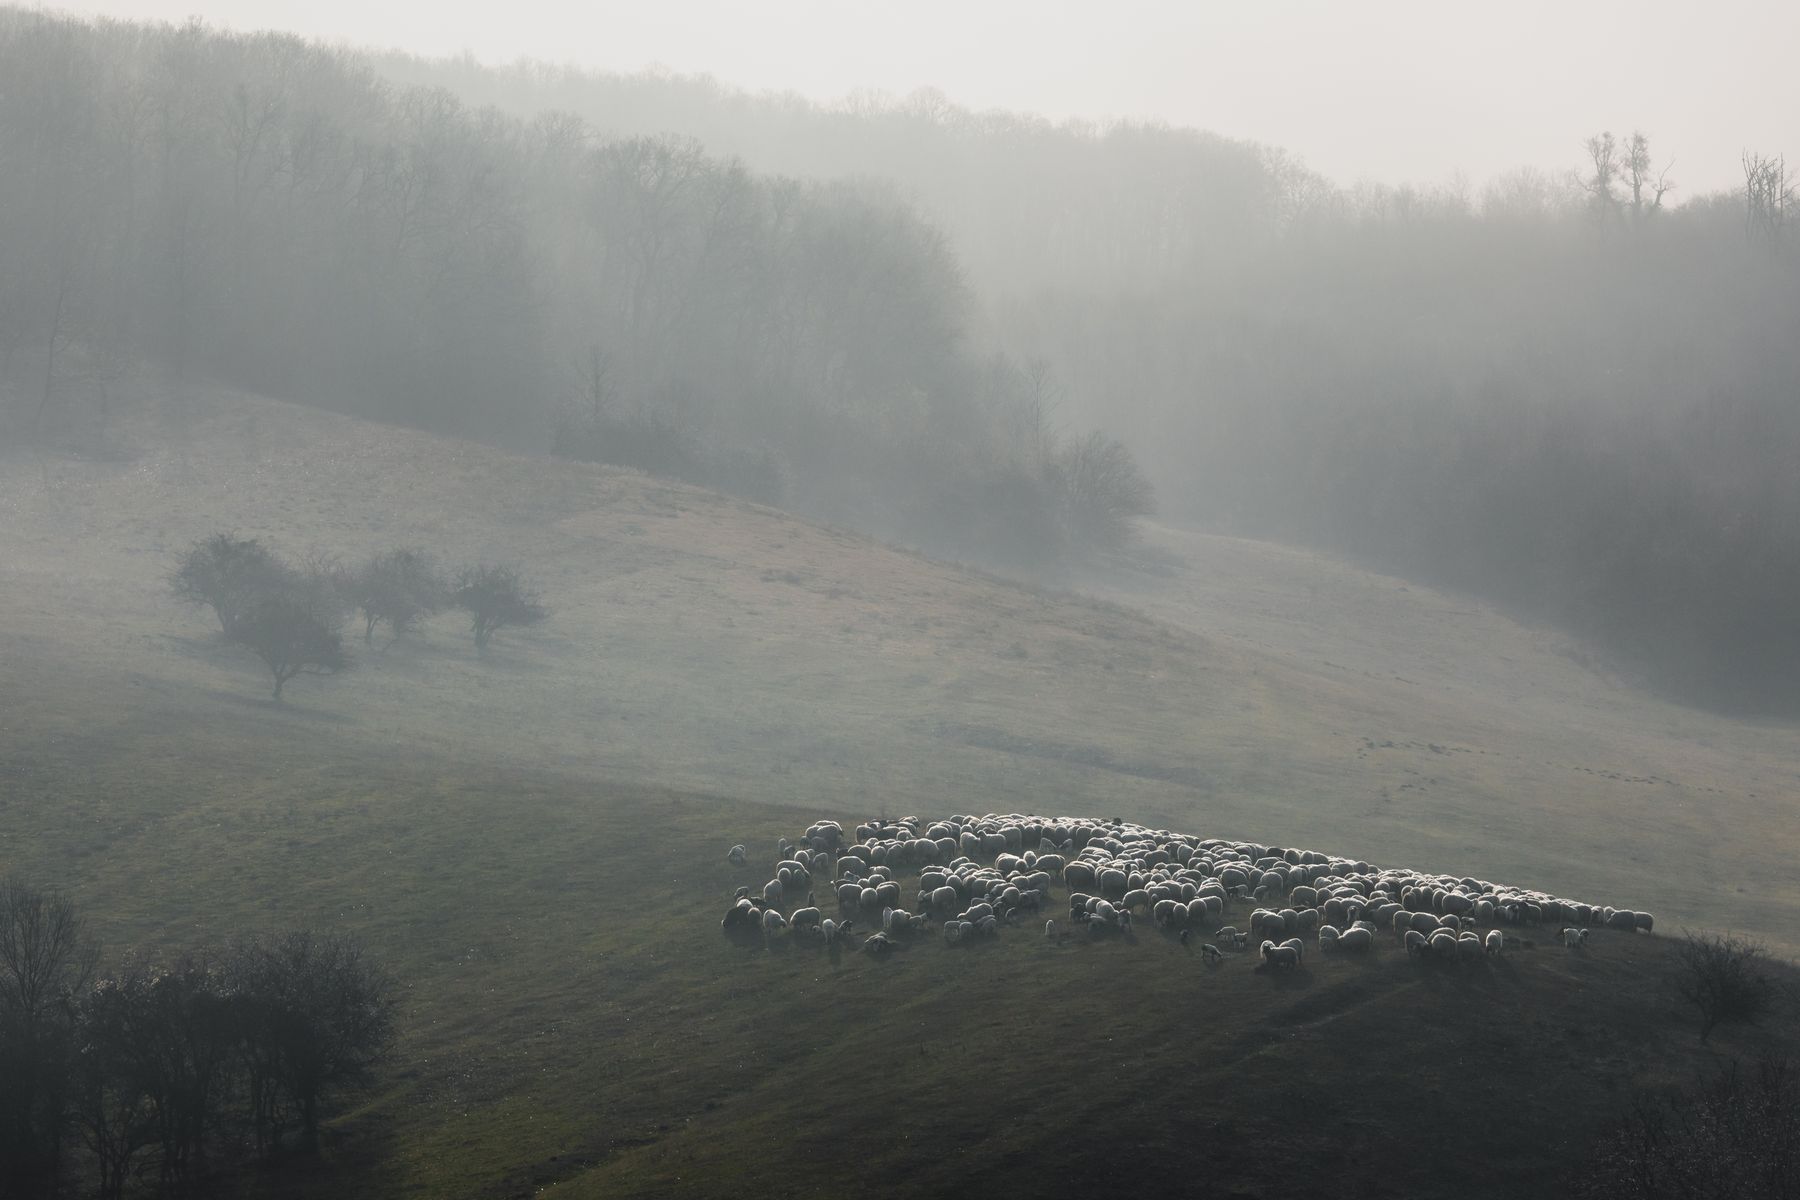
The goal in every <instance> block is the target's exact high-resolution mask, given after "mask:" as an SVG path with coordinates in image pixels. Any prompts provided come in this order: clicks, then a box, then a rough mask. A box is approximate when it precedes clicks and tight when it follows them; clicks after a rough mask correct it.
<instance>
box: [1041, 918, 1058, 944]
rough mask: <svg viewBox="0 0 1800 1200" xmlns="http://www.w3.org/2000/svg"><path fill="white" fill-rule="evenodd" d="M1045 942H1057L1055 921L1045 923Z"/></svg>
mask: <svg viewBox="0 0 1800 1200" xmlns="http://www.w3.org/2000/svg"><path fill="white" fill-rule="evenodd" d="M1044 940H1045V941H1050V942H1054V941H1055V940H1056V922H1055V921H1045V922H1044Z"/></svg>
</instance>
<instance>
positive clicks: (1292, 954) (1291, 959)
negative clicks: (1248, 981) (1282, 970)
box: [1262, 938, 1300, 967]
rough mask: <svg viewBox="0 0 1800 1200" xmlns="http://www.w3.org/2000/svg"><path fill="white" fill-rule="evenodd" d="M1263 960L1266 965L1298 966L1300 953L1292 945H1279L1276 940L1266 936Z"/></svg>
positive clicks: (1263, 945)
mask: <svg viewBox="0 0 1800 1200" xmlns="http://www.w3.org/2000/svg"><path fill="white" fill-rule="evenodd" d="M1262 960H1263V965H1264V966H1266V967H1298V966H1299V965H1300V953H1299V951H1297V950H1295V949H1294V948H1293V947H1292V946H1277V945H1276V944H1275V943H1274V942H1272V941H1270V940H1269V939H1267V938H1264V939H1263V944H1262Z"/></svg>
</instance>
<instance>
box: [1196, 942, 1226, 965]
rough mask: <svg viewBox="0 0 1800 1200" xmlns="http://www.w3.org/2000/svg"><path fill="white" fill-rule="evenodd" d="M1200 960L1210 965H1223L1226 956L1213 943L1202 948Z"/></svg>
mask: <svg viewBox="0 0 1800 1200" xmlns="http://www.w3.org/2000/svg"><path fill="white" fill-rule="evenodd" d="M1200 958H1201V959H1202V960H1203V961H1205V962H1209V963H1222V962H1224V961H1225V955H1224V954H1223V953H1222V952H1221V951H1220V950H1219V948H1218V947H1217V946H1215V945H1213V944H1212V943H1211V942H1208V943H1206V944H1205V945H1204V946H1202V947H1200Z"/></svg>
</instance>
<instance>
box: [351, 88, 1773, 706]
mask: <svg viewBox="0 0 1800 1200" xmlns="http://www.w3.org/2000/svg"><path fill="white" fill-rule="evenodd" d="M376 65H377V67H378V68H379V69H380V70H381V71H382V72H383V73H384V74H386V75H387V76H388V77H390V78H393V79H397V80H404V81H407V82H409V83H412V84H429V85H437V86H444V87H447V88H449V89H451V90H453V91H455V92H456V93H457V94H458V95H462V96H465V97H469V98H472V99H476V100H479V101H480V102H481V103H486V104H493V105H496V106H498V107H501V108H503V109H505V110H506V111H509V112H512V113H516V114H530V113H536V112H541V111H545V110H547V109H550V108H556V109H562V110H568V111H574V112H578V113H581V114H583V115H584V116H586V117H587V118H588V119H590V120H592V121H594V122H595V123H596V124H597V125H600V126H602V127H605V128H607V129H609V130H612V131H615V132H616V133H617V134H619V135H621V136H632V135H637V134H641V133H643V132H645V131H648V130H653V129H654V130H671V129H672V130H678V131H681V132H683V133H687V134H691V135H692V136H695V137H697V138H699V139H701V140H702V141H703V142H704V143H705V144H706V145H707V146H708V147H709V148H712V149H713V150H715V151H717V152H720V153H731V154H737V155H741V156H743V157H744V159H745V160H746V161H747V162H748V163H749V164H750V165H751V166H752V167H754V168H759V169H769V170H780V171H784V172H788V173H791V174H793V175H796V176H799V177H801V178H809V179H828V178H837V177H840V176H841V175H843V174H846V173H851V174H858V175H880V176H885V177H889V178H892V179H893V180H894V181H895V183H896V185H897V186H898V187H899V188H900V189H901V190H903V191H905V192H906V193H908V194H910V195H913V196H916V197H918V199H919V204H920V209H921V211H922V212H923V213H924V214H925V215H926V216H927V217H928V218H929V219H930V220H932V221H933V222H934V223H935V224H937V225H938V226H939V227H940V228H942V229H943V230H944V231H945V233H946V236H947V238H948V240H949V243H950V245H951V247H952V248H953V249H954V250H955V251H956V252H957V254H958V255H959V257H960V258H961V260H962V261H963V262H964V264H965V265H966V267H967V270H968V278H969V283H970V292H971V298H972V303H973V304H974V305H975V307H976V308H977V310H978V311H979V312H980V314H981V327H982V329H983V330H984V333H985V335H986V336H987V338H988V339H990V344H991V345H993V346H994V347H996V348H998V349H999V350H1001V351H1003V352H1005V353H1006V354H1007V355H1008V356H1010V357H1011V359H1013V360H1014V361H1017V362H1021V363H1031V364H1035V365H1037V366H1038V367H1040V368H1042V370H1041V373H1040V377H1041V378H1044V379H1047V380H1049V381H1051V382H1052V384H1053V391H1054V394H1055V396H1056V398H1057V401H1058V411H1059V412H1062V413H1064V414H1066V415H1067V416H1069V417H1070V418H1072V419H1073V420H1074V421H1076V422H1078V423H1079V422H1084V421H1085V422H1096V421H1098V422H1103V423H1104V425H1105V428H1106V429H1107V430H1108V432H1109V433H1110V434H1112V435H1114V436H1117V437H1118V438H1119V439H1120V440H1121V441H1122V442H1124V443H1125V444H1126V445H1127V446H1128V447H1130V449H1131V450H1132V452H1133V453H1134V454H1135V455H1136V456H1137V458H1138V460H1139V461H1140V462H1141V463H1142V465H1143V469H1144V472H1145V474H1146V475H1147V476H1148V478H1149V480H1150V481H1151V482H1152V483H1153V484H1154V485H1155V488H1156V491H1157V495H1158V497H1159V500H1160V503H1161V507H1162V509H1163V511H1164V512H1165V513H1166V514H1167V515H1168V516H1170V517H1171V518H1173V519H1176V520H1179V521H1182V522H1184V523H1188V524H1193V525H1197V526H1200V527H1203V528H1212V529H1217V530H1220V531H1224V532H1229V533H1234V534H1241V535H1246V536H1254V537H1263V538H1274V539H1280V540H1284V541H1291V542H1300V543H1305V544H1309V545H1313V546H1318V547H1323V548H1326V549H1329V550H1334V551H1338V552H1342V553H1346V554H1348V555H1350V556H1352V557H1354V558H1355V559H1357V560H1358V561H1360V562H1363V563H1365V564H1369V565H1373V566H1375V567H1377V568H1379V569H1384V570H1392V571H1396V572H1399V573H1402V574H1406V575H1409V576H1412V577H1415V578H1421V579H1424V580H1427V581H1431V582H1435V583H1438V584H1441V585H1448V586H1451V587H1454V588H1457V589H1460V590H1465V591H1468V592H1472V593H1475V594H1478V595H1482V596H1485V597H1487V598H1489V599H1491V600H1494V601H1497V602H1499V603H1501V604H1503V605H1505V606H1506V607H1508V608H1509V609H1511V610H1512V611H1514V612H1517V613H1519V614H1521V615H1524V616H1526V617H1529V618H1532V619H1534V620H1549V621H1554V622H1556V623H1559V624H1561V625H1562V626H1564V627H1565V628H1568V629H1570V630H1573V631H1575V632H1577V633H1579V634H1580V635H1582V636H1583V637H1584V638H1586V639H1589V640H1590V642H1591V643H1592V644H1595V645H1597V646H1599V647H1600V648H1601V649H1602V650H1603V651H1605V652H1606V655H1607V657H1609V658H1611V660H1612V661H1613V663H1614V665H1615V666H1621V667H1624V668H1625V669H1626V670H1627V671H1628V672H1629V673H1635V674H1636V675H1637V676H1638V677H1640V678H1642V679H1645V680H1647V681H1650V682H1653V683H1655V684H1658V685H1660V686H1663V687H1665V688H1666V689H1667V690H1668V691H1670V692H1671V693H1672V694H1675V695H1677V696H1679V697H1681V698H1684V699H1687V700H1690V701H1698V702H1701V703H1709V704H1717V705H1721V706H1730V707H1735V708H1744V709H1762V710H1773V709H1793V708H1795V707H1800V638H1797V636H1796V635H1795V633H1794V625H1793V622H1791V621H1790V620H1788V619H1787V616H1786V613H1787V609H1788V605H1789V599H1788V598H1789V597H1791V596H1792V595H1793V594H1794V593H1795V590H1796V587H1797V586H1800V495H1796V492H1795V489H1794V486H1793V483H1792V479H1793V472H1792V471H1791V469H1790V467H1789V464H1790V463H1792V462H1793V461H1794V460H1795V458H1796V456H1797V455H1800V423H1797V422H1796V421H1795V419H1794V415H1793V414H1794V411H1795V410H1794V406H1793V404H1792V403H1791V397H1792V396H1793V394H1794V392H1795V390H1796V388H1800V354H1796V352H1795V348H1794V341H1793V339H1792V338H1791V337H1790V336H1788V333H1787V332H1786V331H1788V330H1791V329H1792V328H1793V327H1794V326H1795V325H1796V324H1797V323H1800V270H1797V267H1800V260H1797V259H1796V247H1795V239H1796V236H1797V235H1796V230H1797V229H1800V222H1797V217H1800V210H1796V207H1795V195H1796V183H1795V179H1794V176H1793V174H1792V173H1791V171H1790V169H1789V168H1788V167H1787V164H1786V159H1785V157H1784V156H1783V155H1782V154H1781V153H1780V152H1779V150H1778V149H1777V148H1773V147H1743V148H1742V149H1741V154H1739V153H1738V151H1739V148H1737V147H1732V150H1733V153H1734V155H1737V156H1738V157H1740V159H1741V168H1742V172H1741V175H1742V181H1741V183H1740V184H1738V185H1736V186H1731V187H1726V188H1722V189H1720V190H1718V191H1715V192H1711V193H1705V194H1693V193H1692V191H1691V190H1690V189H1684V188H1683V187H1682V186H1681V178H1680V176H1681V169H1680V166H1679V163H1680V160H1681V159H1682V158H1683V157H1684V156H1691V155H1692V154H1694V153H1695V152H1696V151H1698V150H1699V149H1702V148H1700V147H1691V146H1688V147H1680V146H1668V145H1664V144H1662V143H1660V142H1659V141H1658V140H1657V139H1656V138H1655V137H1654V136H1653V132H1654V131H1638V130H1632V131H1630V132H1624V131H1619V132H1609V131H1599V132H1594V133H1592V134H1588V135H1584V134H1583V132H1582V131H1579V130H1572V131H1571V136H1570V139H1569V156H1568V159H1567V160H1566V162H1565V164H1562V165H1560V166H1558V165H1555V164H1548V165H1546V166H1545V167H1542V168H1521V169H1518V170H1515V171H1511V172H1507V173H1504V174H1501V175H1498V176H1496V177H1494V178H1492V179H1489V180H1486V181H1481V182H1471V181H1467V180H1463V179H1452V180H1450V181H1448V182H1447V183H1444V184H1441V185H1427V186H1383V185H1375V184H1366V183H1363V184H1356V185H1351V186H1338V185H1335V184H1333V183H1331V182H1330V181H1328V180H1325V179H1323V178H1321V177H1320V176H1318V175H1317V174H1316V173H1314V172H1312V171H1309V170H1308V169H1307V168H1306V167H1305V166H1304V164H1302V163H1300V162H1297V161H1296V160H1295V159H1294V158H1293V157H1292V156H1291V155H1288V154H1285V153H1284V152H1282V151H1281V150H1280V149H1279V148H1276V147H1269V146H1258V145H1254V144H1251V143H1246V142H1243V141H1238V140H1233V139H1230V138H1226V137H1220V136H1217V135H1214V134H1208V133H1205V132H1202V131H1197V130H1190V129H1172V128H1168V127H1165V126H1160V125H1157V124H1155V123H1153V122H1141V121H1114V122H1106V123H1094V122H1082V121H1067V122H1051V121H1047V120H1044V119H1042V118H1038V117H1034V116H1031V115H1029V114H1016V113H996V112H975V111H971V110H969V109H966V108H962V107H960V106H958V105H956V104H954V103H951V102H949V101H948V100H946V99H945V98H944V97H943V96H941V95H938V94H936V93H932V92H929V91H925V92H919V93H915V94H914V95H911V96H905V97H900V98H884V97H879V96H853V97H849V98H847V99H846V100H844V101H842V102H839V103H817V102H813V101H808V100H805V99H803V98H800V97H797V96H793V95H780V94H751V93H746V92H743V91H740V90H736V89H733V88H731V87H730V86H728V85H726V84H723V83H720V82H719V81H717V80H713V79H710V78H706V77H691V76H687V77H684V76H679V75H670V74H667V73H646V74H642V75H617V74H602V73H595V72H585V71H581V70H578V69H575V68H566V67H558V66H551V65H546V64H535V63H522V64H517V65H514V66H511V67H504V68H497V69H496V68H488V67H483V66H481V65H479V64H477V63H475V62H474V61H472V60H470V59H468V58H466V57H465V58H460V59H454V58H453V59H447V60H426V59H418V58H411V57H406V56H401V55H389V56H385V57H383V58H381V59H378V60H377V63H376Z"/></svg>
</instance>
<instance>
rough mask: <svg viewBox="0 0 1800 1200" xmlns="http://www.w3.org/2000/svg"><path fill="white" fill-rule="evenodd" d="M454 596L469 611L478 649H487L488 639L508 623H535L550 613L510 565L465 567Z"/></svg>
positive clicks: (460, 606) (458, 605)
mask: <svg viewBox="0 0 1800 1200" xmlns="http://www.w3.org/2000/svg"><path fill="white" fill-rule="evenodd" d="M452 598H453V599H454V600H455V602H456V606H457V607H458V608H461V609H464V610H466V611H467V612H468V614H469V617H470V629H471V631H472V632H473V633H474V634H475V648H476V649H477V650H486V649H487V645H488V640H489V639H490V638H492V637H493V636H494V634H495V633H497V632H499V631H500V630H501V629H504V628H505V627H507V626H508V625H536V624H537V623H538V622H540V621H542V620H543V619H544V618H545V617H548V616H549V615H550V610H549V609H547V608H545V607H544V606H543V605H542V604H540V603H539V602H538V595H537V592H536V590H535V589H533V588H531V587H530V586H528V585H527V584H526V582H525V581H524V580H523V579H521V578H520V576H519V573H518V572H517V571H516V570H514V569H513V568H511V567H505V566H487V565H485V564H484V565H481V566H476V567H469V568H466V569H465V570H464V571H463V572H462V573H461V574H460V575H458V576H457V579H456V590H455V591H454V592H453V593H452Z"/></svg>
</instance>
